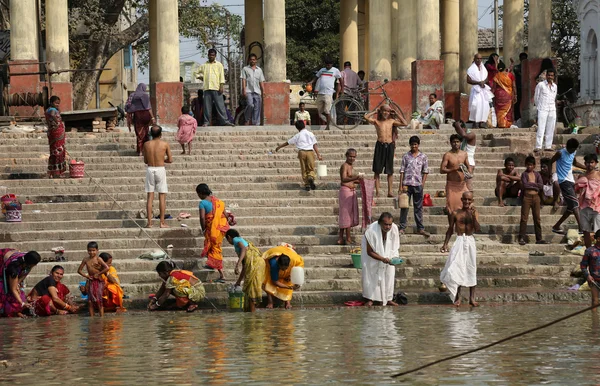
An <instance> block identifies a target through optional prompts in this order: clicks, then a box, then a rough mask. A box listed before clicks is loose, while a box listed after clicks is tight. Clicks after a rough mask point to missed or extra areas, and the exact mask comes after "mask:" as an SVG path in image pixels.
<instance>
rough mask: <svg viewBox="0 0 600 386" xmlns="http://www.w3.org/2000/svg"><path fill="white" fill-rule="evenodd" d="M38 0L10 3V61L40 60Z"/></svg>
mask: <svg viewBox="0 0 600 386" xmlns="http://www.w3.org/2000/svg"><path fill="white" fill-rule="evenodd" d="M36 3H37V1H36V0H19V1H11V2H10V59H11V60H12V61H19V60H33V61H38V59H39V40H38V24H37V21H38V18H37V6H36Z"/></svg>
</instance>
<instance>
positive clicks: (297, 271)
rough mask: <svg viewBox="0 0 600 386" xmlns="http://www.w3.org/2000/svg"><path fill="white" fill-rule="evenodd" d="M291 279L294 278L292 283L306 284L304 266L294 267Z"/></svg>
mask: <svg viewBox="0 0 600 386" xmlns="http://www.w3.org/2000/svg"><path fill="white" fill-rule="evenodd" d="M291 280H292V284H295V285H303V284H304V268H302V267H293V268H292V277H291Z"/></svg>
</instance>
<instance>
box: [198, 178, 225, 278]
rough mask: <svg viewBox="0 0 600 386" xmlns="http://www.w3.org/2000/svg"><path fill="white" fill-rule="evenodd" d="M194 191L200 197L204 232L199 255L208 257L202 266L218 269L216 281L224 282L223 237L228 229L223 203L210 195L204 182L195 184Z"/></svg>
mask: <svg viewBox="0 0 600 386" xmlns="http://www.w3.org/2000/svg"><path fill="white" fill-rule="evenodd" d="M196 193H197V194H198V197H200V204H199V205H198V208H199V210H200V227H202V232H203V233H204V249H203V250H202V254H201V255H200V257H208V261H207V262H206V265H205V266H204V268H207V269H216V270H217V271H219V278H218V279H217V280H216V282H217V283H225V276H224V275H223V250H222V248H221V244H223V238H224V237H225V233H226V232H227V231H228V230H229V224H228V223H227V218H226V217H225V203H224V202H223V201H221V200H219V199H218V198H216V197H215V196H213V195H212V192H211V190H210V189H209V187H208V185H206V184H199V185H198V186H196Z"/></svg>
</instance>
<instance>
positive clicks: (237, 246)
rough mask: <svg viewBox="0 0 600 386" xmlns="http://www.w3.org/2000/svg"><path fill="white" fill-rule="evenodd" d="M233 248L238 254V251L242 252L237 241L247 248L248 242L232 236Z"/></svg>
mask: <svg viewBox="0 0 600 386" xmlns="http://www.w3.org/2000/svg"><path fill="white" fill-rule="evenodd" d="M232 241H233V248H234V249H235V253H236V254H237V255H238V256H239V255H240V253H241V252H242V248H240V246H239V243H240V242H241V243H242V245H243V246H244V247H246V248H248V245H249V244H248V242H247V241H246V240H244V239H243V238H241V237H234V238H233V240H232Z"/></svg>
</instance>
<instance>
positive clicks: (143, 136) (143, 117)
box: [133, 110, 152, 153]
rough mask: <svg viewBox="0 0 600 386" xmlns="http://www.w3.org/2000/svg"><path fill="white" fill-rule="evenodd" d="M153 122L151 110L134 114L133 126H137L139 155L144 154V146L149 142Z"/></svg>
mask: <svg viewBox="0 0 600 386" xmlns="http://www.w3.org/2000/svg"><path fill="white" fill-rule="evenodd" d="M151 122H152V115H150V110H140V111H136V112H135V113H133V124H134V125H135V134H136V137H137V146H136V150H137V152H138V153H141V152H142V150H143V149H144V144H145V143H146V142H147V141H148V133H149V132H150V123H151Z"/></svg>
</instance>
